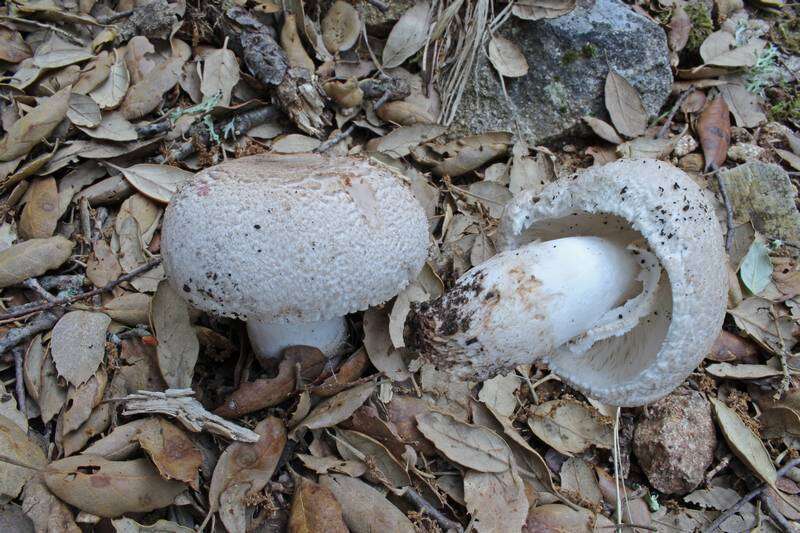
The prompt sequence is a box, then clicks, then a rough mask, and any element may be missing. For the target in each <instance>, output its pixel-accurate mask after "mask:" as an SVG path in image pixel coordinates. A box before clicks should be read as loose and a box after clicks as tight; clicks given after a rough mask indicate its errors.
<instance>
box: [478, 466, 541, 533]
mask: <svg viewBox="0 0 800 533" xmlns="http://www.w3.org/2000/svg"><path fill="white" fill-rule="evenodd" d="M464 500H465V501H466V503H467V511H468V512H469V514H470V515H472V519H473V520H474V523H473V524H474V527H475V531H477V532H479V533H501V532H505V531H520V530H521V529H522V526H523V525H524V524H525V519H526V518H527V516H528V497H527V496H526V494H525V485H524V484H523V482H522V479H521V478H520V477H519V475H518V474H517V473H516V472H515V471H514V469H508V470H506V471H504V472H476V471H474V470H468V471H467V473H466V474H464Z"/></svg>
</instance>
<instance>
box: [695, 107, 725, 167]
mask: <svg viewBox="0 0 800 533" xmlns="http://www.w3.org/2000/svg"><path fill="white" fill-rule="evenodd" d="M697 135H698V137H699V138H700V146H701V147H702V149H703V157H704V158H705V161H706V166H705V170H706V172H708V171H709V170H717V169H718V168H720V167H721V166H722V165H723V163H725V160H726V159H727V157H728V147H729V146H730V144H731V116H730V113H729V111H728V104H726V103H725V99H724V98H723V97H722V96H717V97H716V98H714V100H712V101H711V102H709V103H707V104H706V107H705V109H703V112H702V113H700V118H698V119H697Z"/></svg>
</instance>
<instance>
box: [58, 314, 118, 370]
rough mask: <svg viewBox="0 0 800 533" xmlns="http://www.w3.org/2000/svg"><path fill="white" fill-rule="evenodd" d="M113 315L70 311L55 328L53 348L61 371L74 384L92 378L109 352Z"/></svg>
mask: <svg viewBox="0 0 800 533" xmlns="http://www.w3.org/2000/svg"><path fill="white" fill-rule="evenodd" d="M110 323H111V318H110V317H109V316H108V315H106V314H103V313H91V312H89V311H70V312H69V313H67V314H65V315H64V316H62V317H61V318H60V319H59V321H58V322H56V325H55V327H53V337H52V340H51V342H50V351H51V353H52V355H53V362H54V363H55V365H56V369H58V374H59V375H60V376H61V377H63V378H64V379H66V380H67V382H69V383H71V384H73V385H80V384H81V383H83V382H85V381H86V380H88V379H89V378H91V377H92V376H93V375H94V373H95V372H96V371H97V367H99V366H100V363H101V362H102V361H103V357H104V356H105V353H106V330H107V329H108V325H109V324H110Z"/></svg>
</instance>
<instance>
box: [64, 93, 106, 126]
mask: <svg viewBox="0 0 800 533" xmlns="http://www.w3.org/2000/svg"><path fill="white" fill-rule="evenodd" d="M67 118H68V119H69V120H70V121H71V122H72V123H73V124H75V125H76V126H84V127H87V128H95V127H97V126H98V125H99V124H100V120H101V119H102V114H101V113H100V106H98V105H97V103H96V102H95V101H94V100H92V99H91V98H90V97H89V96H86V95H85V94H80V93H75V92H74V93H72V94H70V95H69V109H68V110H67Z"/></svg>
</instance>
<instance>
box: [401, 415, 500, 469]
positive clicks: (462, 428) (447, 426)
mask: <svg viewBox="0 0 800 533" xmlns="http://www.w3.org/2000/svg"><path fill="white" fill-rule="evenodd" d="M416 418H417V428H419V430H420V431H421V432H422V434H423V435H425V437H426V438H427V439H428V440H430V441H431V442H433V444H434V446H436V448H437V449H438V450H439V451H440V452H442V453H443V454H444V455H445V456H446V457H447V458H448V459H450V460H451V461H453V462H456V463H458V464H460V465H462V466H466V467H467V468H471V469H473V470H477V471H479V472H504V471H506V470H508V469H509V467H510V466H511V450H510V449H509V447H508V444H506V441H505V440H503V438H502V437H501V436H499V435H498V434H497V433H495V432H494V431H491V430H489V429H487V428H485V427H481V426H474V425H471V424H467V423H465V422H461V421H460V420H456V419H455V418H453V417H452V416H450V415H446V414H443V413H438V412H429V413H425V414H421V415H417V417H416Z"/></svg>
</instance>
